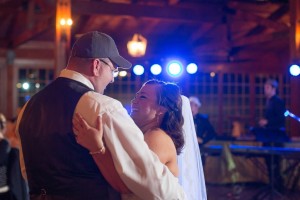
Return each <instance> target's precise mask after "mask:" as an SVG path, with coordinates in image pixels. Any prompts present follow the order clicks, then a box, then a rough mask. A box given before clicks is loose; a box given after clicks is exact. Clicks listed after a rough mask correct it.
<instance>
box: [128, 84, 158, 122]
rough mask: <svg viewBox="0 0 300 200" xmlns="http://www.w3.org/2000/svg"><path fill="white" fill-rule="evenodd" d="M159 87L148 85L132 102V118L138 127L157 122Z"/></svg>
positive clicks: (143, 87)
mask: <svg viewBox="0 0 300 200" xmlns="http://www.w3.org/2000/svg"><path fill="white" fill-rule="evenodd" d="M157 87H158V86H157V85H156V84H148V85H144V86H142V88H141V89H140V90H139V91H138V92H137V93H136V95H135V97H134V99H132V101H131V114H130V115H131V117H132V119H133V120H134V121H135V123H136V124H137V125H138V126H142V125H144V124H146V123H149V122H150V121H153V120H155V117H156V114H157V112H158V110H159V107H160V106H159V105H158V103H157V102H158V101H157Z"/></svg>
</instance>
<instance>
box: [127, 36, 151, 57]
mask: <svg viewBox="0 0 300 200" xmlns="http://www.w3.org/2000/svg"><path fill="white" fill-rule="evenodd" d="M146 48H147V40H146V38H144V37H143V36H142V35H140V34H134V35H133V37H132V40H130V41H129V42H128V43H127V49H128V53H129V54H130V55H131V56H132V57H141V56H143V55H145V53H146Z"/></svg>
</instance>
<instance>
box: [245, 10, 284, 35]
mask: <svg viewBox="0 0 300 200" xmlns="http://www.w3.org/2000/svg"><path fill="white" fill-rule="evenodd" d="M288 11H289V5H282V6H281V7H280V8H279V9H277V10H276V11H275V12H273V13H272V14H271V15H270V16H269V17H268V18H267V19H264V20H262V21H261V22H260V23H259V25H258V26H257V27H255V28H253V29H252V30H250V31H249V32H248V33H247V34H246V36H251V35H256V34H260V33H262V32H263V31H264V30H265V29H266V28H273V29H275V30H284V29H288V26H287V25H286V24H285V23H282V22H276V21H277V20H278V19H280V18H281V17H282V16H283V15H285V14H286V13H287V12H288Z"/></svg>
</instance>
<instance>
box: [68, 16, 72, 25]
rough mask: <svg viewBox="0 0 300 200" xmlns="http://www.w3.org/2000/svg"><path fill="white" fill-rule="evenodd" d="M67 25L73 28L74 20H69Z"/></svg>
mask: <svg viewBox="0 0 300 200" xmlns="http://www.w3.org/2000/svg"><path fill="white" fill-rule="evenodd" d="M67 24H68V25H69V26H72V24H73V20H72V19H70V18H69V19H68V20H67Z"/></svg>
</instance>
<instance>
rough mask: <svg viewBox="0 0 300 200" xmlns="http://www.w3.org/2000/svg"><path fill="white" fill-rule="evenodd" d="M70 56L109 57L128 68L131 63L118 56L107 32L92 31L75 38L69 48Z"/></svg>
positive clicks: (118, 64) (115, 62)
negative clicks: (70, 48)
mask: <svg viewBox="0 0 300 200" xmlns="http://www.w3.org/2000/svg"><path fill="white" fill-rule="evenodd" d="M71 57H79V58H109V59H110V60H111V61H112V62H113V63H114V64H116V65H117V66H118V67H120V68H125V69H128V68H130V67H131V66H132V64H131V63H130V62H129V61H128V60H126V59H125V58H123V57H122V56H120V54H119V51H118V49H117V46H116V43H115V41H114V40H113V39H112V38H111V37H110V36H109V35H107V34H105V33H101V32H98V31H92V32H88V33H85V34H83V35H82V36H81V37H80V38H78V39H77V40H76V42H75V43H74V45H73V47H72V50H71Z"/></svg>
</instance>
